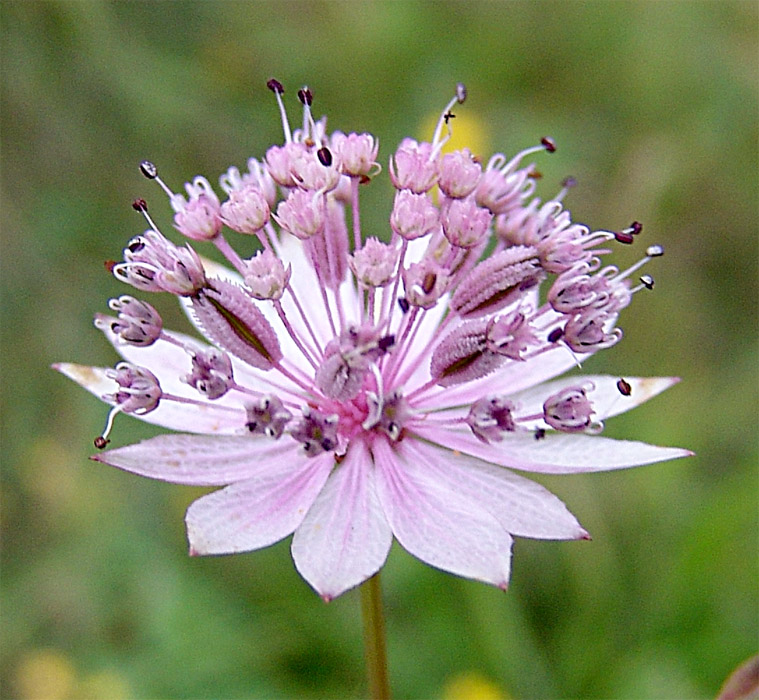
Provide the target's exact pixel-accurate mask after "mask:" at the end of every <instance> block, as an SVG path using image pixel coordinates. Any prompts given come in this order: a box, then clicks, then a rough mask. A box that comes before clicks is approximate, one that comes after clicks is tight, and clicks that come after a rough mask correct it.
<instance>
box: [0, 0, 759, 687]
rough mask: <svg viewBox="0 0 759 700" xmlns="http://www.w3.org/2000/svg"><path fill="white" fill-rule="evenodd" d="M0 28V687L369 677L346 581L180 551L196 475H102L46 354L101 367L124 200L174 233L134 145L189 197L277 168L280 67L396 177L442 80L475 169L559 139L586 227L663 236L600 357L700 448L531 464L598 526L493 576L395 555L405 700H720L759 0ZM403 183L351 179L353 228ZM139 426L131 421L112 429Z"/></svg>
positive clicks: (136, 7) (116, 290)
mask: <svg viewBox="0 0 759 700" xmlns="http://www.w3.org/2000/svg"><path fill="white" fill-rule="evenodd" d="M0 19H1V20H2V122H1V126H2V134H1V135H2V218H1V219H0V221H1V222H2V294H3V298H2V309H1V310H2V334H3V352H2V371H3V391H2V439H3V445H2V448H3V449H2V456H3V520H2V534H3V551H2V580H1V583H2V658H1V659H0V662H1V663H0V671H1V672H2V676H1V685H0V695H2V697H8V698H14V697H18V698H39V699H40V700H42V699H44V700H51V699H53V698H68V699H69V700H74V699H76V700H78V699H79V698H87V697H90V698H98V699H104V700H105V699H106V698H114V699H115V698H167V699H169V698H171V699H173V698H223V699H226V698H269V697H278V698H287V697H305V698H332V697H335V698H336V697H357V696H360V695H361V694H362V693H363V692H364V679H363V667H362V645H361V638H360V619H359V606H358V598H357V595H356V593H355V592H351V593H349V594H346V595H345V596H343V597H341V598H340V599H338V600H336V601H334V602H333V603H331V604H329V605H325V604H324V603H322V602H321V601H320V599H319V598H318V597H317V596H316V595H314V594H313V593H312V592H311V590H310V589H309V588H308V586H307V585H306V584H305V583H304V582H303V581H302V580H301V579H300V578H299V576H298V575H297V574H296V573H295V571H294V569H293V567H292V564H291V561H290V557H289V552H288V543H287V542H283V543H280V544H278V545H276V546H274V547H271V548H269V549H267V550H265V551H262V552H257V553H253V554H248V555H243V556H237V557H228V558H210V559H190V558H188V557H187V556H186V544H185V536H184V529H183V523H182V514H183V511H184V508H185V507H186V506H187V504H188V503H189V502H190V501H192V500H193V499H194V498H196V497H197V496H198V494H199V493H200V492H201V491H200V490H198V489H191V488H182V487H174V486H169V485H163V484H158V483H155V482H150V481H147V480H142V479H139V478H136V477H131V476H129V475H126V474H123V473H121V472H118V471H117V470H111V469H107V468H104V467H103V466H100V465H96V464H94V463H92V462H89V461H88V460H87V456H88V455H89V454H90V452H91V451H92V448H91V440H92V437H93V436H94V435H96V434H97V433H98V432H99V431H100V430H101V427H102V424H103V421H104V419H105V413H106V411H105V409H104V406H103V405H102V404H99V403H98V402H97V401H96V400H95V399H93V398H92V397H91V396H89V395H88V394H86V393H85V392H83V391H81V390H79V389H77V388H76V387H75V386H74V385H73V384H71V383H70V382H68V381H67V380H65V379H64V378H62V377H60V376H58V375H56V374H55V373H54V372H52V371H51V370H49V369H48V367H49V365H50V363H51V362H53V361H56V360H73V361H78V362H83V363H91V364H97V365H101V366H102V365H105V366H108V365H112V364H113V363H114V362H115V360H116V358H115V356H114V354H113V352H112V350H111V349H110V348H109V347H108V346H107V344H106V343H105V341H104V340H103V339H102V337H101V336H100V334H99V333H98V332H97V331H96V330H95V329H94V328H93V327H92V325H91V317H92V314H93V313H94V312H95V311H103V310H105V303H106V300H107V299H108V298H109V297H112V296H116V295H118V294H122V293H124V292H125V288H124V287H122V286H120V285H119V284H118V283H117V282H116V281H115V280H114V279H113V278H112V277H111V276H109V275H108V274H107V273H106V271H105V270H104V268H103V261H104V260H108V259H120V256H121V249H122V248H123V246H124V244H125V243H126V241H127V240H128V239H129V238H130V237H131V236H132V235H134V234H136V233H139V232H140V231H141V230H142V227H141V221H140V219H139V218H138V216H137V215H136V214H135V213H134V212H133V211H132V210H131V208H130V206H129V205H130V202H131V201H132V199H133V198H134V197H137V196H145V197H146V198H147V199H148V201H149V202H150V203H151V211H153V212H154V216H155V217H156V218H157V220H158V221H159V223H162V224H163V225H164V230H168V229H170V226H169V222H170V209H169V206H168V203H167V202H165V201H164V198H163V197H162V196H160V194H159V193H158V192H157V190H156V188H154V187H151V186H150V184H149V183H147V182H145V181H144V180H143V179H142V178H141V176H140V175H139V173H138V171H137V163H138V162H139V161H140V160H141V159H143V158H146V157H148V158H150V159H152V160H154V161H155V162H156V163H158V164H159V167H160V168H161V170H162V172H163V174H164V176H165V177H166V179H167V180H168V181H169V182H170V184H172V185H174V186H175V188H178V187H179V185H180V183H181V182H183V181H185V180H188V179H190V178H191V177H192V176H194V175H196V174H198V173H203V174H206V175H207V176H208V177H209V179H211V180H213V179H215V177H216V176H217V174H218V173H220V172H222V171H224V170H225V169H226V168H227V167H229V165H231V164H237V165H243V164H244V162H245V159H246V158H247V157H248V156H250V155H256V156H261V155H263V153H264V151H265V149H266V148H267V147H268V145H270V144H271V143H278V142H280V141H281V132H280V127H279V125H278V118H277V113H276V109H275V105H274V102H273V100H272V98H271V95H270V94H269V93H268V91H267V90H266V89H265V81H266V79H268V78H269V77H271V76H276V77H277V78H279V79H280V80H281V81H282V82H283V83H284V84H285V85H286V86H287V87H288V88H289V91H288V96H289V97H290V107H291V108H293V113H295V111H294V108H295V106H296V105H295V103H294V100H293V93H294V88H296V87H298V86H300V85H302V84H304V83H308V84H309V86H310V87H312V89H313V90H314V93H315V95H316V107H315V110H316V112H317V113H321V110H323V111H325V112H327V113H328V114H329V118H330V125H331V127H332V128H340V129H343V130H346V131H348V130H356V131H361V130H370V131H372V132H373V133H375V134H376V135H378V136H379V138H380V142H381V160H382V162H386V159H387V157H388V155H389V154H390V153H391V152H392V150H393V148H394V147H395V145H396V144H397V143H398V141H399V140H400V139H401V138H402V137H403V136H404V135H407V134H412V135H415V136H417V137H424V136H428V134H427V133H426V132H425V131H424V129H425V125H427V124H429V120H430V118H431V115H433V114H434V113H435V112H436V111H437V110H439V109H440V108H441V107H442V105H443V104H444V103H445V101H446V100H447V99H448V97H449V95H450V94H452V88H453V85H454V84H455V82H456V81H459V80H461V81H463V82H465V83H466V84H467V86H468V88H469V95H470V98H469V100H468V101H467V104H466V105H464V106H463V107H461V108H460V109H459V110H458V112H459V113H460V119H461V121H459V120H458V119H457V124H456V126H457V128H459V130H460V131H462V132H465V133H466V134H467V135H468V136H470V137H471V139H472V140H473V142H475V143H477V144H478V146H477V148H478V149H481V151H482V153H483V154H484V155H488V154H489V153H490V152H491V151H493V150H503V151H504V152H506V153H513V152H515V151H516V150H518V149H520V148H522V147H524V146H527V145H530V144H533V143H535V142H536V140H537V139H539V138H540V137H541V136H543V135H545V134H551V135H552V136H553V137H554V138H555V139H556V141H557V143H558V144H559V150H558V151H557V153H556V154H555V155H553V156H551V157H550V158H548V157H546V159H545V160H541V168H542V169H543V172H544V174H545V178H544V180H543V183H542V184H541V187H542V188H544V189H543V193H544V194H549V195H550V194H551V193H553V192H555V191H556V190H557V188H558V187H559V183H560V182H561V180H562V179H563V178H564V177H565V176H566V175H568V174H572V175H574V176H576V177H577V179H578V181H579V186H578V187H577V188H576V189H575V190H574V191H573V192H572V193H571V195H570V197H569V200H568V202H569V206H570V207H571V209H572V212H573V214H574V216H575V218H576V219H578V220H581V221H586V222H588V223H589V224H590V225H591V226H595V227H610V228H619V227H622V226H625V225H627V224H628V223H629V222H630V221H632V220H633V219H639V220H641V221H643V222H644V226H645V228H644V236H645V242H646V244H648V243H653V242H660V243H662V244H663V245H664V246H665V247H666V249H667V256H666V257H665V258H663V259H662V260H659V261H656V262H655V263H654V264H652V265H651V267H650V269H649V270H648V271H650V272H651V273H652V274H653V275H654V276H655V277H656V279H657V287H656V291H655V292H654V293H653V294H647V295H641V296H640V297H638V298H636V301H635V303H634V304H633V305H632V308H631V309H629V310H628V311H627V312H626V313H625V315H624V316H623V319H622V324H621V325H622V327H623V328H624V330H625V333H626V339H625V340H624V341H623V342H622V343H621V344H620V345H619V346H617V347H616V348H615V349H614V350H612V351H609V352H606V353H602V355H603V356H602V357H601V356H599V357H598V358H594V359H593V360H592V361H590V362H588V363H587V367H586V369H587V370H589V371H609V372H612V373H614V374H619V375H641V374H642V375H646V374H651V375H655V374H665V375H668V374H677V375H680V376H682V377H683V382H682V383H681V384H680V385H679V386H677V387H676V388H674V389H672V390H671V391H669V392H667V394H666V395H664V396H662V397H659V398H658V399H656V400H655V401H654V402H653V403H652V404H651V405H648V406H645V407H643V408H641V409H639V410H637V411H635V412H633V413H631V414H628V415H625V416H622V417H620V418H618V419H615V420H613V421H611V423H610V424H609V425H608V427H607V433H608V434H610V435H612V436H619V437H622V436H629V437H634V438H638V439H643V440H647V441H651V442H656V443H660V444H672V445H680V446H686V447H689V448H691V449H693V450H695V451H696V452H697V453H698V456H697V457H696V458H694V459H690V460H680V461H677V462H672V463H667V464H660V465H655V466H651V467H647V468H642V469H637V470H630V471H628V472H621V473H614V474H596V475H588V476H580V477H556V478H544V479H542V481H543V483H545V484H546V485H548V486H549V487H550V488H551V489H553V490H554V491H555V492H556V493H558V494H559V495H560V496H561V497H562V498H563V499H564V500H565V501H566V502H567V503H568V504H569V505H570V508H571V509H572V511H573V512H574V513H576V514H577V516H578V517H579V518H580V520H581V521H582V523H583V524H584V526H585V527H586V528H587V529H588V530H589V531H590V532H591V533H592V534H593V536H594V539H593V541H592V542H589V543H588V542H584V543H545V542H532V541H528V540H521V541H519V542H518V543H517V545H516V551H515V561H514V574H513V580H512V586H511V589H510V591H509V592H508V593H506V594H503V593H501V592H499V591H497V590H493V589H491V588H489V587H487V586H485V585H483V584H478V583H473V582H469V581H464V580H460V579H456V578H454V577H452V576H448V575H446V574H443V573H440V572H438V571H435V570H433V569H430V568H428V567H425V566H423V565H422V564H421V563H419V562H417V561H416V560H413V559H412V558H411V557H409V556H408V555H406V554H405V552H403V551H402V550H400V549H399V548H394V550H393V551H392V553H391V555H390V558H389V561H388V564H387V566H386V568H385V574H384V576H383V585H384V594H385V600H386V606H387V616H388V635H389V656H390V664H391V676H392V683H393V687H394V691H395V693H396V695H397V697H398V698H432V697H440V696H443V695H446V696H447V697H454V696H456V693H459V695H460V696H461V697H474V693H476V692H479V693H481V697H498V696H499V695H500V696H501V697H513V698H662V699H675V698H708V697H712V696H713V695H714V694H715V693H716V691H717V689H718V688H719V686H720V683H721V681H722V680H723V679H724V677H725V676H726V675H727V674H728V673H729V671H730V670H731V669H732V668H734V667H735V666H736V665H737V664H738V663H739V662H741V661H742V660H743V659H745V658H746V657H748V656H749V655H750V654H752V653H753V652H755V651H756V645H757V631H758V619H757V618H758V614H759V611H758V609H757V605H758V598H759V595H758V593H759V592H758V591H757V580H758V579H759V572H758V571H757V529H758V528H757V495H758V489H757V486H758V484H757V449H756V448H757V428H756V420H757V343H756V340H757V332H756V331H757V327H756V324H757V256H756V253H757V232H758V231H757V194H758V192H757V162H758V160H757V156H758V155H759V154H758V153H757V138H758V133H757V122H758V119H757V103H758V96H757V45H758V44H757V34H758V32H757V28H758V25H759V19H758V11H757V4H756V3H755V2H750V1H747V2H735V1H731V0H723V1H722V2H676V1H671V2H663V1H662V2H601V1H599V2H563V1H562V2H547V1H538V2H526V1H515V2H467V3H464V2H384V3H383V2H362V1H354V2H183V1H178V2H95V1H90V2H32V1H24V2H12V1H8V0H5V1H4V2H3V3H2V5H0ZM389 191H390V188H389V186H388V185H387V184H386V183H385V184H382V183H380V182H377V183H375V184H373V185H372V187H371V188H369V189H368V190H367V192H366V195H365V199H364V213H365V215H366V221H367V222H368V223H367V224H365V225H366V226H367V227H368V228H367V230H369V231H370V232H372V233H377V234H381V233H383V232H384V231H386V230H387V224H386V220H387V215H388V214H389V210H390V198H389ZM237 241H238V242H239V241H240V239H239V238H238V239H237ZM245 245H247V242H246V241H242V242H241V248H242V249H243V250H244V251H245ZM246 252H247V251H246ZM639 255H640V248H635V249H632V250H631V249H624V250H622V251H621V252H620V254H619V255H618V256H617V262H618V263H620V264H626V263H630V262H632V261H634V260H635V259H636V258H637V257H638V256H639ZM151 301H153V299H151ZM168 301H171V300H168ZM158 305H159V308H160V310H161V311H162V313H164V315H165V318H166V319H167V325H168V326H170V327H171V326H173V327H176V328H180V327H184V326H183V323H184V322H183V320H182V319H181V318H180V316H181V315H180V314H179V313H178V312H177V311H176V310H175V309H174V308H173V305H171V304H169V303H168V302H167V303H164V304H163V305H161V304H160V303H159V304H158ZM154 433H155V431H154V430H152V429H151V428H149V427H146V426H144V425H142V424H140V423H138V422H137V421H134V420H131V419H128V418H124V419H121V420H119V421H118V424H117V429H116V434H115V438H114V444H125V443H128V442H131V441H134V440H136V439H138V438H141V437H145V436H147V435H150V434H154ZM462 688H464V689H465V690H462ZM487 693H490V695H487Z"/></svg>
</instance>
